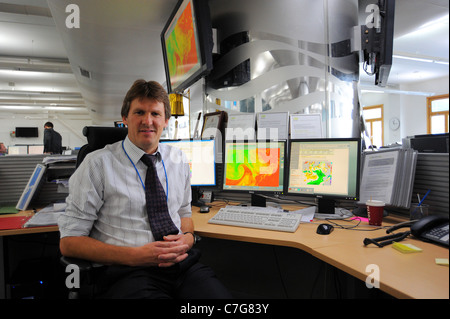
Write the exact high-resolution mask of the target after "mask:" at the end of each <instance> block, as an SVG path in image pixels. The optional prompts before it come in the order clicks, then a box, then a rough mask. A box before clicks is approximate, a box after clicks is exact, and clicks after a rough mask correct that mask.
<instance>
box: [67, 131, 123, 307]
mask: <svg viewBox="0 0 450 319" xmlns="http://www.w3.org/2000/svg"><path fill="white" fill-rule="evenodd" d="M127 134H128V128H126V127H102V126H85V127H84V128H83V135H84V136H86V138H87V141H88V143H87V144H85V145H83V146H82V147H81V148H80V151H79V152H78V155H77V162H76V167H77V168H78V166H80V164H81V162H82V161H83V160H84V158H85V157H86V155H87V154H89V153H90V152H93V151H95V150H98V149H101V148H103V147H105V146H106V145H107V144H113V143H115V142H118V141H121V140H123V139H125V137H126V136H127ZM60 262H61V264H62V265H63V266H64V267H67V266H68V265H76V266H78V268H79V270H80V282H83V283H84V284H86V285H88V286H91V285H94V284H95V283H94V281H95V279H94V275H93V271H94V266H93V265H92V263H91V262H89V261H86V260H82V259H77V258H71V257H65V256H62V257H61V258H60ZM80 296H81V294H80V289H77V288H69V299H78V298H79V297H80ZM91 297H92V296H91Z"/></svg>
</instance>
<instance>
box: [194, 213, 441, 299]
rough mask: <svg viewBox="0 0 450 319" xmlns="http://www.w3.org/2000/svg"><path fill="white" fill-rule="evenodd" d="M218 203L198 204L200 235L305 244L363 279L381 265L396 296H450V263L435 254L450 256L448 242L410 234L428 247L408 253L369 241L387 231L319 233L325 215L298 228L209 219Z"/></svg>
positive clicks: (384, 282) (385, 284) (383, 285)
mask: <svg viewBox="0 0 450 319" xmlns="http://www.w3.org/2000/svg"><path fill="white" fill-rule="evenodd" d="M214 206H215V207H213V208H211V212H210V213H208V214H201V213H199V212H198V209H193V214H192V217H193V220H194V225H195V232H196V233H197V234H198V235H200V236H204V237H212V238H218V239H227V240H235V241H244V242H252V243H260V244H268V245H278V246H287V247H293V248H297V249H301V250H303V251H305V252H307V253H309V254H311V255H312V256H314V257H317V258H319V259H321V260H322V261H324V262H326V263H328V264H330V265H333V266H334V267H336V268H338V269H340V270H342V271H344V272H346V273H348V274H350V275H352V276H354V277H356V278H358V279H360V280H362V281H363V282H365V281H366V278H367V276H368V275H369V274H370V273H371V271H368V272H366V267H367V266H368V265H372V264H373V265H377V266H378V267H379V271H380V289H381V290H383V291H384V292H386V293H388V294H390V295H392V296H394V297H396V298H416V299H423V298H430V299H437V298H442V299H444V298H445V299H448V298H449V270H448V267H445V266H439V265H436V263H435V258H448V256H449V250H448V249H447V248H444V247H439V246H437V245H433V244H429V243H425V242H422V241H418V240H416V239H414V238H408V239H406V240H404V241H403V243H412V244H414V245H415V246H417V247H420V248H422V249H423V251H422V252H420V253H413V254H402V253H400V252H398V251H396V250H395V249H392V248H391V247H390V246H386V247H384V248H378V247H376V246H364V245H363V240H364V238H366V237H370V238H375V237H381V236H385V235H386V231H385V230H383V229H380V230H375V231H369V232H366V231H352V230H345V229H339V228H335V230H334V231H333V232H332V233H331V234H330V235H326V236H324V235H318V234H316V228H317V224H318V223H320V222H321V221H319V222H317V223H306V224H300V226H299V228H298V229H297V231H296V232H295V233H287V232H277V231H268V230H261V229H251V228H241V227H233V226H224V225H215V224H208V220H209V219H210V218H211V217H212V216H213V215H214V214H215V213H216V212H217V211H218V209H219V206H216V205H214ZM400 221H402V220H401V219H398V218H394V217H388V218H385V220H384V222H383V225H394V224H396V223H398V222H400ZM339 223H344V222H339ZM363 224H364V223H362V225H363ZM366 225H367V224H366ZM405 230H406V229H405Z"/></svg>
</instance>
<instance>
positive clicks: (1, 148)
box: [0, 143, 8, 156]
mask: <svg viewBox="0 0 450 319" xmlns="http://www.w3.org/2000/svg"><path fill="white" fill-rule="evenodd" d="M7 152H8V150H7V149H6V146H5V144H3V143H0V156H1V155H6V153H7Z"/></svg>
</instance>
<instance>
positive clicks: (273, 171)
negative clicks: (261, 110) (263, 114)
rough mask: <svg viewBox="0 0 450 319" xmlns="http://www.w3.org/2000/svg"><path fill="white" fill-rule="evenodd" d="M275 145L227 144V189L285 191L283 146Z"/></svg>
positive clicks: (225, 187) (225, 181)
mask: <svg viewBox="0 0 450 319" xmlns="http://www.w3.org/2000/svg"><path fill="white" fill-rule="evenodd" d="M273 144H274V145H272V146H271V145H270V143H269V144H266V143H250V144H245V143H242V144H239V143H229V144H227V145H226V154H225V179H224V189H230V190H233V189H234V190H269V191H282V185H283V161H284V147H283V146H280V145H279V144H278V143H273Z"/></svg>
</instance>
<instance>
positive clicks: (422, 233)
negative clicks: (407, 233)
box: [411, 215, 449, 247]
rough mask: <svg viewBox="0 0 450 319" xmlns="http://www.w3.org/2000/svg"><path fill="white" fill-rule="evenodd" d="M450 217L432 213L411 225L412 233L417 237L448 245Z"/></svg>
mask: <svg viewBox="0 0 450 319" xmlns="http://www.w3.org/2000/svg"><path fill="white" fill-rule="evenodd" d="M448 233H449V218H448V217H444V216H437V215H430V216H426V217H423V218H421V219H420V220H418V221H416V222H415V223H414V224H412V225H411V234H412V235H414V236H415V237H417V238H419V239H422V240H425V241H429V242H434V243H437V244H441V245H444V246H447V247H448Z"/></svg>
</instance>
